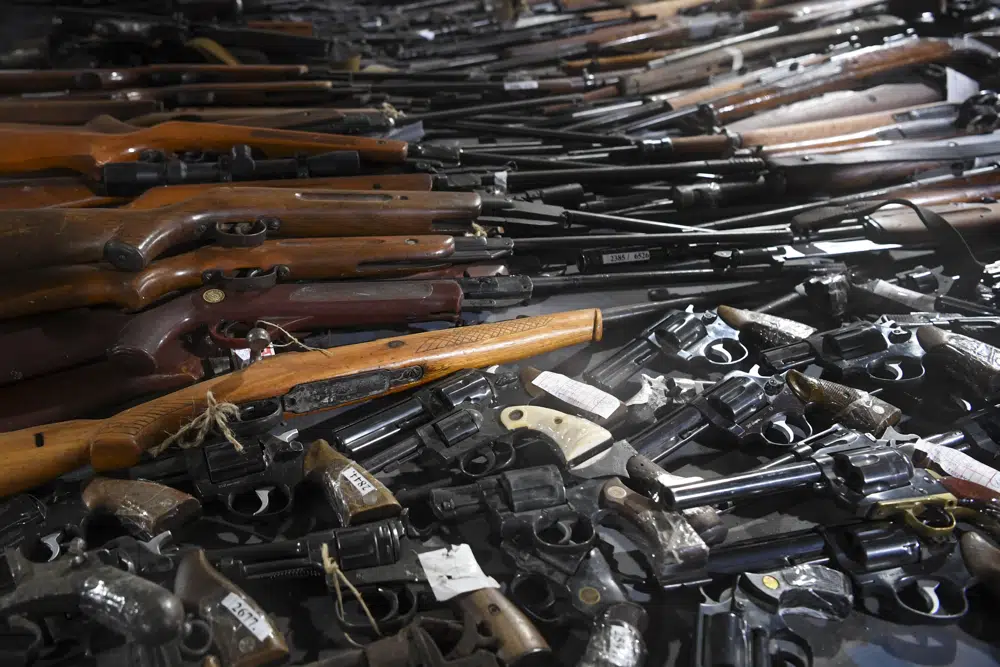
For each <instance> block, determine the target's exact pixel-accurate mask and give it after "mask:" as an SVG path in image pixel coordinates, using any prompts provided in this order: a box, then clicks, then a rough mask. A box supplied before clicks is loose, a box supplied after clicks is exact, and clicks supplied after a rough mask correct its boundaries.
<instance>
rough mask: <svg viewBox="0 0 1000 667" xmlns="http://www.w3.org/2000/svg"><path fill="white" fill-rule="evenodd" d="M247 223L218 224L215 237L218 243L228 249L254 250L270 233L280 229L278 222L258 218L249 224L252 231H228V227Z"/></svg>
mask: <svg viewBox="0 0 1000 667" xmlns="http://www.w3.org/2000/svg"><path fill="white" fill-rule="evenodd" d="M246 224H248V223H245V222H217V223H215V229H214V232H213V237H214V238H215V240H216V242H217V243H218V244H219V245H221V246H225V247H227V248H252V247H254V246H259V245H260V244H261V243H263V242H264V240H265V239H266V238H267V232H268V231H275V230H277V229H278V222H277V220H274V219H272V218H267V219H264V218H257V219H256V220H254V221H253V222H251V223H249V225H250V229H249V231H247V232H239V231H228V230H227V229H226V227H227V226H236V225H246Z"/></svg>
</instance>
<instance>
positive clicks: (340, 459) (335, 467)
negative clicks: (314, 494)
mask: <svg viewBox="0 0 1000 667" xmlns="http://www.w3.org/2000/svg"><path fill="white" fill-rule="evenodd" d="M303 468H304V472H305V475H306V477H307V478H308V479H310V480H312V481H313V482H315V483H317V484H319V485H321V486H322V487H323V493H324V495H325V496H326V499H327V502H328V503H329V505H330V506H331V507H332V508H333V510H334V512H335V513H336V514H337V518H338V519H339V520H340V523H341V524H342V525H345V526H356V525H358V524H359V523H367V522H369V521H378V520H379V519H388V518H390V517H394V516H399V515H400V513H401V512H402V511H403V508H402V506H401V505H400V504H399V501H398V500H396V497H395V496H394V495H392V491H390V490H389V489H387V488H386V486H385V485H384V484H383V483H382V482H380V481H379V480H378V479H377V478H376V477H375V476H374V475H372V474H371V473H370V472H368V471H367V470H365V469H364V468H362V467H361V466H360V465H358V464H357V463H355V462H354V461H352V460H351V459H349V458H347V457H346V456H344V455H343V454H341V453H340V452H338V451H337V450H335V449H334V448H333V447H331V446H330V444H329V443H328V442H327V441H326V440H316V441H315V442H313V443H311V444H310V445H309V447H308V448H307V449H306V455H305V459H304V461H303ZM359 480H360V481H359ZM362 490H366V492H365V493H362Z"/></svg>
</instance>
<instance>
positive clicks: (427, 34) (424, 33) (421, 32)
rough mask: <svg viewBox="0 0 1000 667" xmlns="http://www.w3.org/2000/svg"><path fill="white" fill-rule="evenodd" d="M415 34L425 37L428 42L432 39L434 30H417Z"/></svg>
mask: <svg viewBox="0 0 1000 667" xmlns="http://www.w3.org/2000/svg"><path fill="white" fill-rule="evenodd" d="M417 34H418V35H420V36H421V37H423V38H424V39H426V40H427V41H428V42H433V41H434V37H435V34H434V31H433V30H418V31H417Z"/></svg>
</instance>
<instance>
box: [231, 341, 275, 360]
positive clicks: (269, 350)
mask: <svg viewBox="0 0 1000 667" xmlns="http://www.w3.org/2000/svg"><path fill="white" fill-rule="evenodd" d="M233 352H235V353H236V356H237V357H239V358H240V359H242V360H243V361H250V348H248V347H241V348H237V349H235V350H233ZM273 356H274V345H268V346H267V347H265V348H264V349H263V350H261V352H260V358H261V359H263V358H264V357H273Z"/></svg>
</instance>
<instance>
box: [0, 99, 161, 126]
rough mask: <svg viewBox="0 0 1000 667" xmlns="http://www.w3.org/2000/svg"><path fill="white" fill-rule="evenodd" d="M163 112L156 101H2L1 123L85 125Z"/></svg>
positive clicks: (0, 102) (0, 110)
mask: <svg viewBox="0 0 1000 667" xmlns="http://www.w3.org/2000/svg"><path fill="white" fill-rule="evenodd" d="M159 110H160V104H159V103H157V102H155V101H152V100H135V101H132V100H74V99H67V100H53V99H49V98H42V99H35V98H17V97H14V98H4V99H2V100H0V123H23V122H24V120H25V119H26V118H30V119H31V122H32V125H84V124H86V123H89V122H90V121H91V120H93V119H94V118H96V117H97V116H110V117H111V118H115V119H117V120H129V119H131V118H132V117H133V116H136V115H139V114H149V113H153V112H155V111H159Z"/></svg>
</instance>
